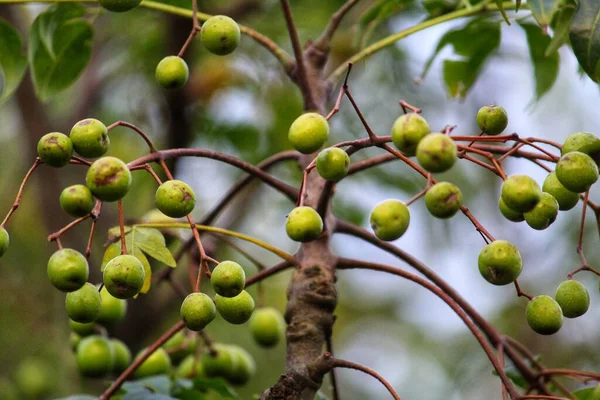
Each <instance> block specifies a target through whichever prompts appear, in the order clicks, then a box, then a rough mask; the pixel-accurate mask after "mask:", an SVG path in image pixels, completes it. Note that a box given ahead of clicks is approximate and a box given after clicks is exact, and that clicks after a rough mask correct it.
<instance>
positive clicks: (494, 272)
mask: <svg viewBox="0 0 600 400" xmlns="http://www.w3.org/2000/svg"><path fill="white" fill-rule="evenodd" d="M478 264H479V272H480V273H481V276H483V277H484V279H485V280H486V281H488V282H489V283H491V284H492V285H498V286H502V285H508V284H509V283H513V282H514V281H515V280H516V279H517V278H518V277H519V274H521V271H522V270H523V261H522V260H521V254H519V250H518V249H517V248H516V247H515V245H513V244H512V243H509V242H507V241H505V240H496V241H494V242H492V243H490V244H488V245H486V246H485V247H484V248H483V250H481V252H480V253H479V260H478Z"/></svg>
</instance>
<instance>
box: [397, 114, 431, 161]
mask: <svg viewBox="0 0 600 400" xmlns="http://www.w3.org/2000/svg"><path fill="white" fill-rule="evenodd" d="M430 132H431V130H430V129H429V124H427V121H426V120H425V118H423V117H422V116H420V115H419V114H417V113H408V114H404V115H402V116H401V117H399V118H398V119H397V120H396V121H395V122H394V125H392V142H394V146H396V147H397V148H398V150H400V151H401V152H403V153H404V154H406V155H409V156H414V155H415V153H416V151H417V145H418V144H419V142H420V141H421V140H422V139H423V138H424V137H425V136H426V135H428V134H429V133H430Z"/></svg>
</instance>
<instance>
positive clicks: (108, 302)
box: [96, 287, 127, 325]
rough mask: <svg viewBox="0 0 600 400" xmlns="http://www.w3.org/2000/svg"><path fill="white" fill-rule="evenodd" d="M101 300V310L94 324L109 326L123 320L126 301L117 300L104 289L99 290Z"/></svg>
mask: <svg viewBox="0 0 600 400" xmlns="http://www.w3.org/2000/svg"><path fill="white" fill-rule="evenodd" d="M100 297H101V298H102V309H101V310H100V315H99V316H98V319H97V320H96V322H98V323H99V324H102V325H111V324H114V323H116V322H119V321H121V320H122V319H123V318H125V313H127V301H126V300H122V299H118V298H116V297H114V296H113V295H112V294H110V293H109V292H108V290H107V289H106V287H102V290H100Z"/></svg>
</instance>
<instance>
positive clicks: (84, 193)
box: [60, 185, 94, 218]
mask: <svg viewBox="0 0 600 400" xmlns="http://www.w3.org/2000/svg"><path fill="white" fill-rule="evenodd" d="M60 207H61V208H62V209H63V210H64V211H65V212H66V213H67V214H69V215H70V216H72V217H75V218H79V217H83V216H85V215H88V214H89V213H90V212H92V209H93V208H94V197H93V196H92V192H90V189H88V188H87V186H84V185H73V186H69V187H67V188H65V189H64V190H63V191H62V193H61V194H60Z"/></svg>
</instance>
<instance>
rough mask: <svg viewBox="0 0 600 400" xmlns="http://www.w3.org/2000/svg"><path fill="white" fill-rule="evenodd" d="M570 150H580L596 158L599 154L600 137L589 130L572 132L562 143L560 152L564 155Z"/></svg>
mask: <svg viewBox="0 0 600 400" xmlns="http://www.w3.org/2000/svg"><path fill="white" fill-rule="evenodd" d="M572 151H580V152H582V153H585V154H587V155H588V156H590V157H592V158H593V159H594V160H597V157H598V156H599V155H600V138H598V137H597V136H596V135H594V134H593V133H589V132H577V133H573V134H571V135H569V136H568V137H567V139H566V140H565V142H564V143H563V146H562V149H561V150H560V154H561V155H562V156H564V155H565V154H567V153H570V152H572Z"/></svg>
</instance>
